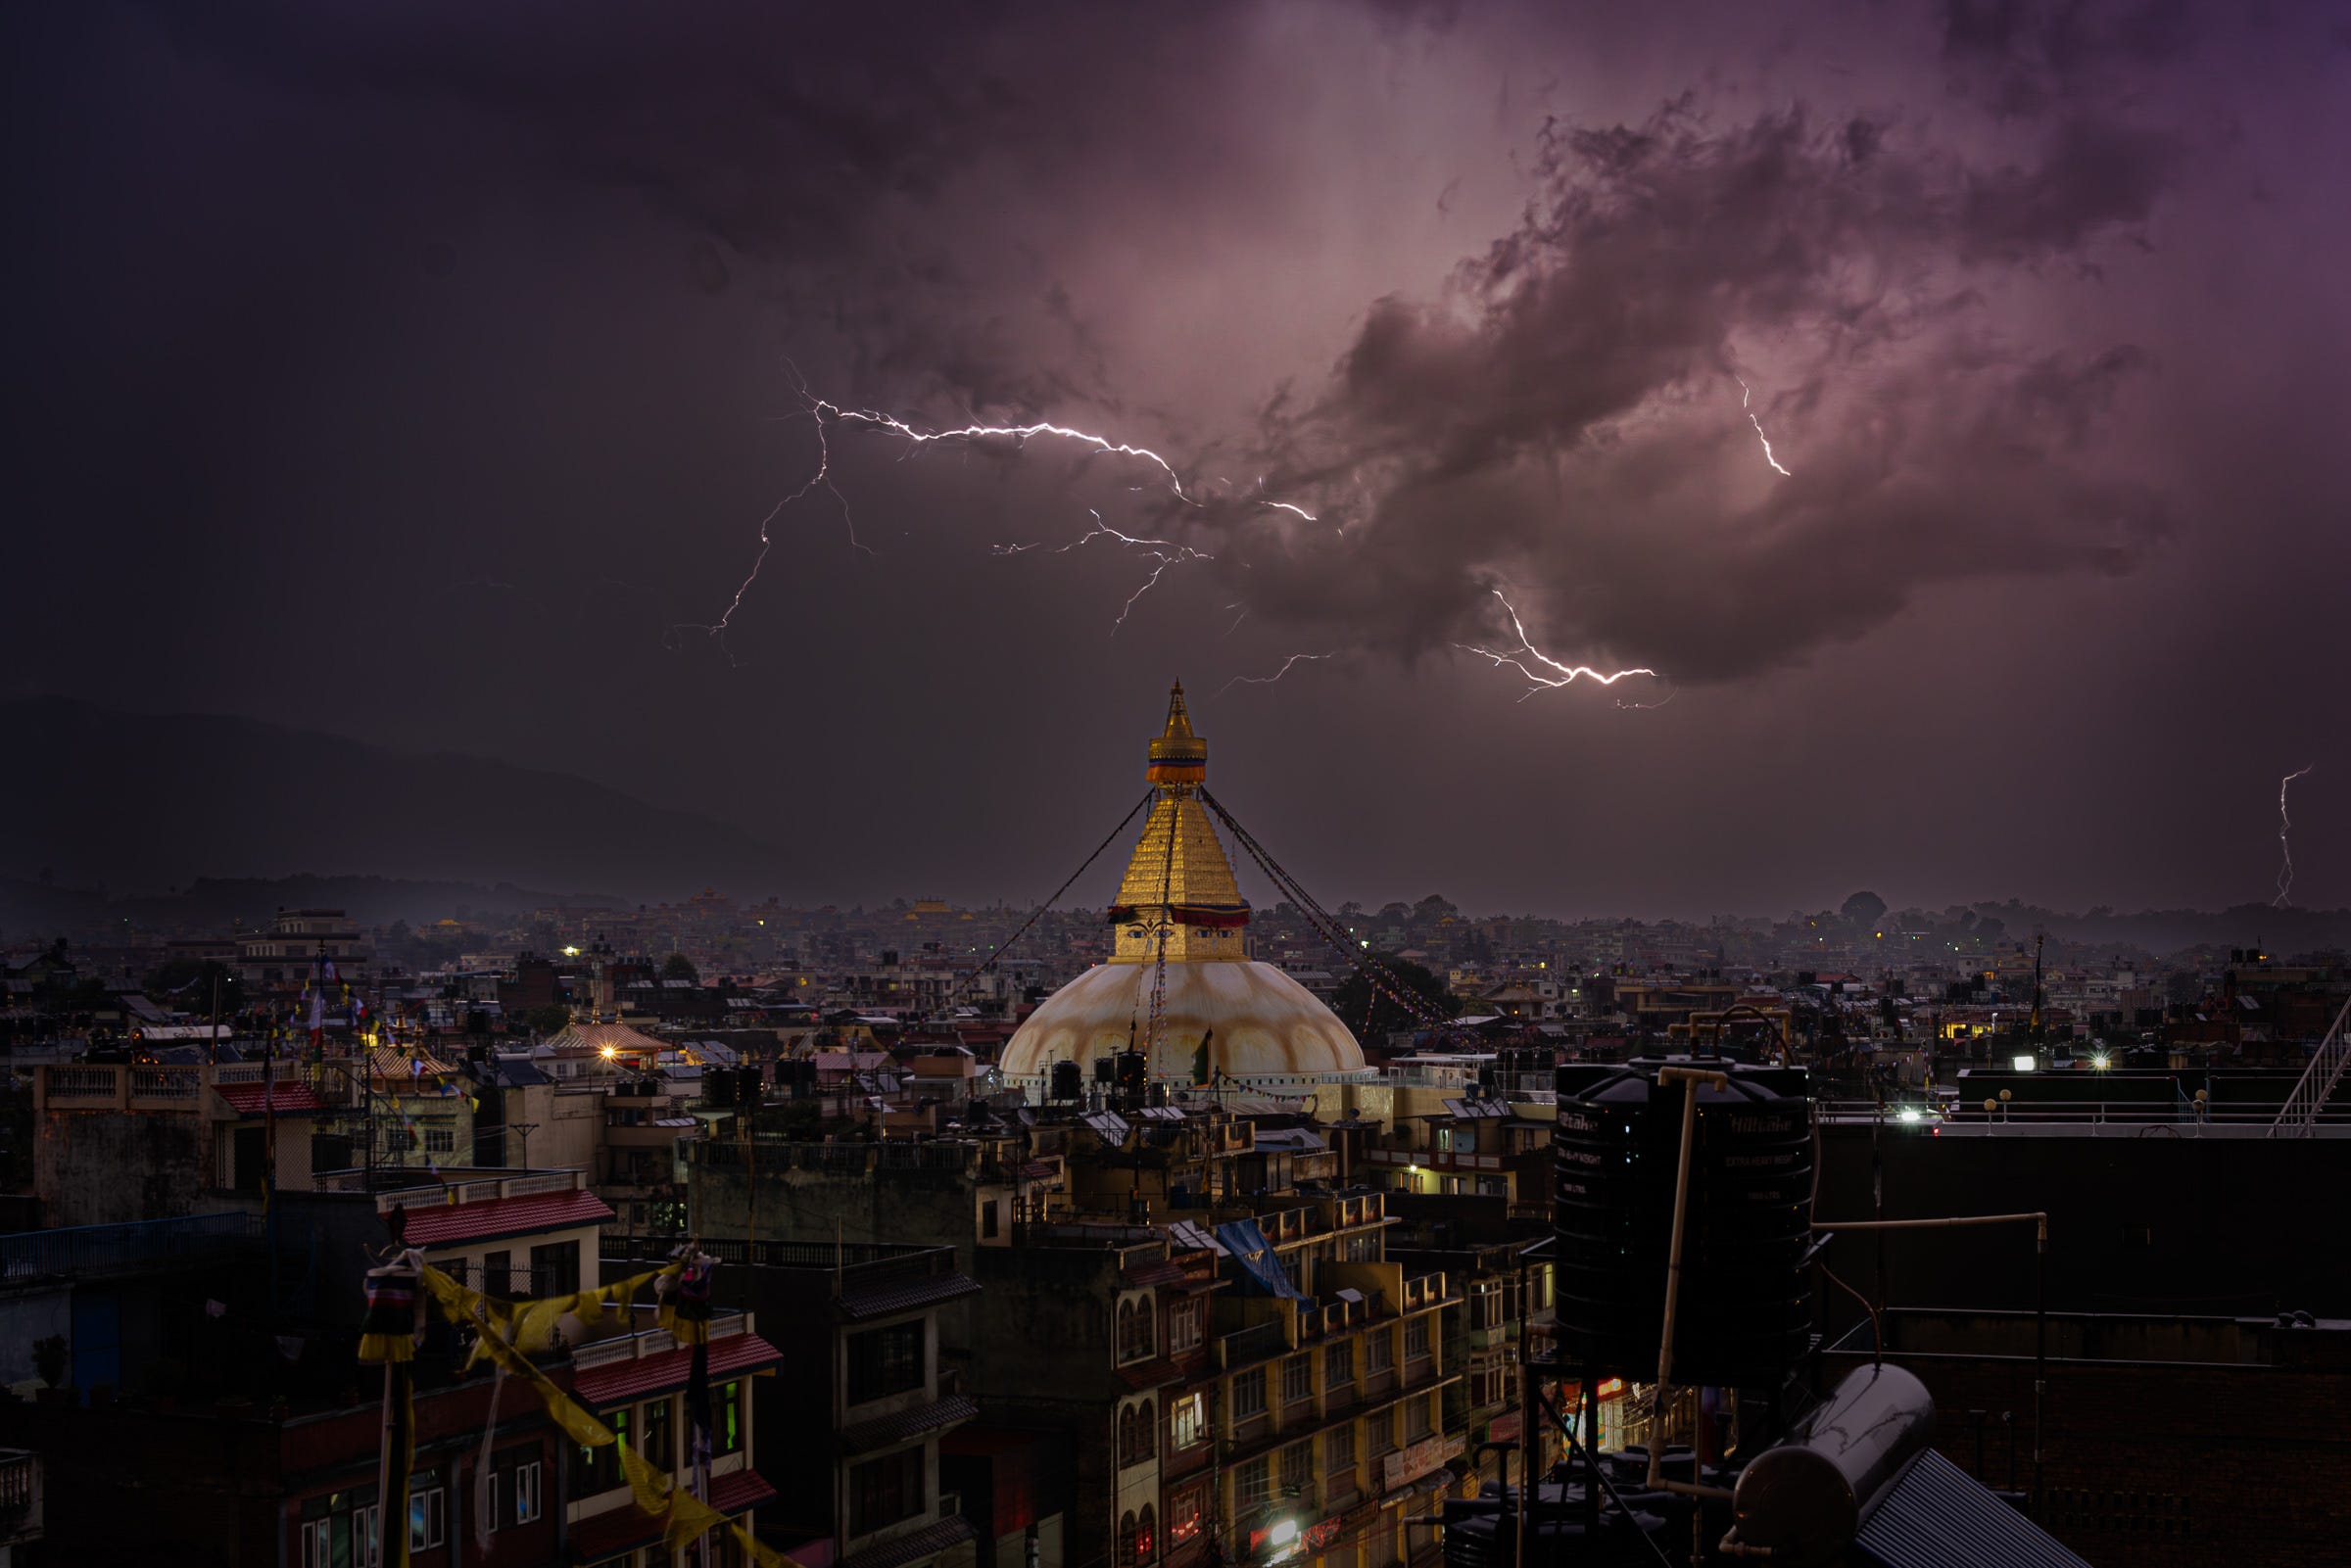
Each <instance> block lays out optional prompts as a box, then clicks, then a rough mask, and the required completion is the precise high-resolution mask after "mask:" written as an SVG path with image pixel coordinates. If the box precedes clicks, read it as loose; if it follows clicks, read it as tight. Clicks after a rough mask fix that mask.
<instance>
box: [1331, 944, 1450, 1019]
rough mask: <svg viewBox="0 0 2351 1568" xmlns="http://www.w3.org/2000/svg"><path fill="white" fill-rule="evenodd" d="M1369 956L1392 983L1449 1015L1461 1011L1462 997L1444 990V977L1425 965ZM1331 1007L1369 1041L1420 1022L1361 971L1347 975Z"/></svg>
mask: <svg viewBox="0 0 2351 1568" xmlns="http://www.w3.org/2000/svg"><path fill="white" fill-rule="evenodd" d="M1367 959H1368V961H1369V962H1370V963H1371V964H1372V966H1373V967H1374V968H1376V969H1378V970H1379V971H1380V972H1381V973H1382V974H1384V975H1385V977H1386V979H1387V982H1388V984H1389V985H1390V986H1392V987H1394V988H1395V989H1397V990H1400V991H1404V992H1406V993H1408V994H1410V995H1414V996H1417V997H1419V998H1420V999H1421V1000H1423V1001H1425V1002H1426V1003H1428V1004H1429V1006H1431V1007H1432V1008H1434V1009H1435V1010H1436V1011H1437V1012H1439V1013H1441V1014H1443V1015H1444V1016H1445V1017H1446V1018H1452V1017H1453V1016H1454V1015H1455V1014H1457V1013H1459V1012H1460V1011H1461V1010H1462V1004H1461V1001H1460V999H1459V998H1457V997H1456V996H1454V994H1453V993H1452V992H1450V991H1448V990H1446V989H1445V982H1444V980H1443V979H1441V978H1440V977H1438V976H1437V975H1435V974H1431V973H1429V971H1428V970H1427V969H1425V968H1423V967H1422V966H1420V965H1418V964H1415V963H1414V962H1413V961H1412V960H1410V959H1404V958H1389V957H1385V956H1382V957H1378V958H1369V955H1367ZM1331 1010H1332V1011H1333V1012H1335V1013H1337V1014H1338V1015H1339V1021H1340V1022H1343V1023H1345V1024H1346V1025H1347V1026H1348V1027H1349V1028H1351V1029H1353V1030H1355V1032H1356V1035H1357V1037H1358V1038H1361V1039H1367V1040H1376V1039H1379V1038H1381V1037H1382V1036H1384V1035H1387V1034H1390V1033H1393V1032H1394V1031H1396V1030H1398V1029H1409V1028H1412V1027H1413V1026H1414V1025H1415V1024H1417V1023H1418V1022H1420V1021H1419V1020H1418V1019H1415V1017H1413V1016H1412V1015H1411V1014H1410V1013H1408V1012H1406V1011H1405V1010H1404V1009H1403V1008H1401V1007H1399V1006H1397V1005H1396V1003H1395V1002H1393V1001H1391V1000H1390V999H1389V998H1388V997H1387V996H1385V995H1384V994H1382V993H1380V992H1378V991H1374V990H1373V989H1372V988H1371V982H1370V981H1368V980H1367V979H1365V978H1364V976H1363V974H1362V972H1361V971H1358V972H1356V973H1354V974H1350V975H1348V976H1347V978H1346V980H1345V982H1344V983H1342V984H1341V985H1340V986H1339V989H1338V991H1337V993H1336V994H1335V995H1333V996H1332V998H1331Z"/></svg>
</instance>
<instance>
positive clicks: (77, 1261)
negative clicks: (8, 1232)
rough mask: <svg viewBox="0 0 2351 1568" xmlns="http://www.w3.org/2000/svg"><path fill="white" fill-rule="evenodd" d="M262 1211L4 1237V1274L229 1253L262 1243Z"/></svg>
mask: <svg viewBox="0 0 2351 1568" xmlns="http://www.w3.org/2000/svg"><path fill="white" fill-rule="evenodd" d="M262 1240H263V1229H262V1216H261V1215H259V1214H254V1213H246V1212H241V1211H240V1212H229V1213H219V1214H188V1215H185V1216H182V1217H180V1218H177V1219H143V1220H139V1221H136V1222H135V1223H132V1224H127V1225H75V1226H72V1227H70V1228H68V1229H63V1230H33V1231H26V1232H25V1233H24V1234H23V1235H19V1236H0V1279H32V1278H40V1277H44V1276H64V1277H69V1278H87V1277H90V1276H93V1275H100V1274H122V1273H136V1272H138V1271H140V1270H143V1269H151V1268H159V1267H165V1266H168V1265H171V1264H174V1263H188V1262H203V1261H209V1260H211V1259H218V1258H226V1257H230V1256H233V1255H235V1254H238V1253H241V1252H244V1251H246V1250H247V1249H249V1248H252V1247H256V1246H259V1245H260V1244H261V1242H262Z"/></svg>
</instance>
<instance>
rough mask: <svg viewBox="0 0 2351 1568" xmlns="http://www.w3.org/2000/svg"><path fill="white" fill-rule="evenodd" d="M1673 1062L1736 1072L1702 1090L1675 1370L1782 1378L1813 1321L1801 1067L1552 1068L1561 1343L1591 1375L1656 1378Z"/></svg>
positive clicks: (1678, 1108) (1766, 1380) (1706, 1380)
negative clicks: (1807, 1276)
mask: <svg viewBox="0 0 2351 1568" xmlns="http://www.w3.org/2000/svg"><path fill="white" fill-rule="evenodd" d="M1668 1066H1685V1067H1695V1068H1699V1069H1707V1070H1714V1071H1721V1072H1723V1073H1725V1074H1727V1076H1728V1078H1729V1082H1728V1085H1727V1086H1726V1087H1724V1088H1720V1089H1716V1088H1713V1087H1710V1086H1702V1087H1701V1088H1700V1089H1699V1091H1698V1123H1697V1129H1696V1136H1695V1140H1694V1143H1693V1146H1692V1151H1691V1161H1690V1202H1689V1212H1688V1218H1687V1221H1686V1223H1685V1225H1684V1229H1683V1238H1682V1284H1681V1302H1680V1306H1679V1307H1678V1310H1677V1314H1676V1324H1675V1329H1674V1352H1673V1380H1674V1382H1676V1383H1678V1384H1682V1385H1685V1386H1688V1385H1719V1386H1724V1387H1751V1386H1760V1385H1766V1384H1771V1383H1775V1382H1777V1381H1778V1380H1779V1379H1780V1378H1782V1377H1783V1376H1785V1375H1786V1373H1787V1372H1788V1370H1789V1369H1790V1368H1791V1367H1793V1366H1794V1365H1795V1364H1796V1362H1797V1360H1798V1359H1799V1357H1800V1356H1801V1355H1802V1354H1803V1351H1804V1346H1805V1342H1806V1337H1807V1335H1808V1333H1809V1331H1810V1328H1811V1303H1810V1299H1809V1292H1808V1291H1807V1290H1806V1289H1805V1287H1804V1281H1803V1277H1802V1276H1803V1263H1804V1259H1805V1257H1806V1256H1807V1253H1808V1251H1809V1248H1810V1243H1811V1222H1812V1203H1811V1192H1812V1101H1811V1091H1810V1085H1809V1082H1808V1080H1807V1078H1806V1075H1805V1073H1804V1071H1803V1069H1800V1068H1759V1067H1750V1066H1746V1065H1743V1064H1739V1063H1732V1062H1722V1061H1715V1060H1705V1061H1699V1062H1690V1061H1687V1060H1678V1061H1674V1062H1667V1061H1661V1060H1654V1059H1644V1060H1640V1061H1635V1062H1631V1063H1627V1064H1625V1065H1623V1066H1621V1067H1610V1066H1600V1065H1592V1064H1576V1065H1573V1066H1568V1067H1562V1068H1560V1069H1559V1072H1558V1079H1557V1081H1558V1087H1559V1125H1558V1127H1557V1129H1556V1130H1555V1132H1554V1133H1553V1137H1552V1143H1553V1160H1554V1164H1553V1171H1554V1176H1553V1199H1554V1202H1553V1224H1554V1228H1555V1230H1556V1231H1557V1234H1558V1238H1559V1240H1558V1249H1557V1253H1556V1256H1555V1259H1554V1263H1555V1270H1556V1277H1557V1280H1558V1297H1559V1330H1558V1333H1559V1353H1560V1354H1561V1355H1562V1356H1563V1357H1564V1358H1565V1359H1566V1360H1567V1361H1568V1362H1569V1363H1570V1364H1571V1365H1572V1364H1581V1365H1584V1366H1589V1367H1591V1368H1593V1369H1594V1370H1595V1371H1600V1372H1608V1373H1612V1374H1621V1375H1626V1376H1638V1377H1654V1376H1655V1373H1656V1365H1657V1349H1658V1345H1657V1342H1658V1339H1659V1336H1660V1334H1661V1332H1662V1328H1663V1320H1664V1305H1665V1265H1666V1257H1667V1249H1668V1247H1669V1246H1670V1243H1671V1238H1672V1228H1673V1191H1674V1178H1675V1172H1676V1169H1677V1166H1678V1164H1679V1161H1680V1156H1681V1131H1682V1102H1683V1097H1684V1095H1685V1094H1686V1093H1687V1092H1688V1091H1687V1090H1686V1089H1685V1088H1684V1086H1683V1085H1682V1084H1680V1083H1670V1084H1660V1083H1659V1082H1658V1081H1657V1073H1658V1070H1659V1069H1662V1068H1665V1067H1668Z"/></svg>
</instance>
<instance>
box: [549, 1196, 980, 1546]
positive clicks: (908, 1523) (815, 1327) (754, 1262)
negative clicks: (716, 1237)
mask: <svg viewBox="0 0 2351 1568" xmlns="http://www.w3.org/2000/svg"><path fill="white" fill-rule="evenodd" d="M707 1245H708V1246H709V1247H711V1248H712V1249H713V1250H714V1251H715V1253H716V1255H717V1256H718V1257H719V1258H721V1259H723V1261H722V1265H721V1267H720V1268H719V1270H718V1275H717V1282H716V1285H715V1287H714V1293H715V1296H716V1298H717V1299H718V1300H720V1301H722V1302H733V1303H741V1304H744V1305H745V1306H748V1307H751V1308H752V1309H753V1310H754V1311H755V1312H757V1313H758V1314H760V1315H762V1316H764V1317H765V1318H766V1319H767V1320H768V1321H771V1322H786V1323H790V1324H792V1329H793V1339H792V1350H793V1354H792V1356H791V1357H790V1358H789V1359H785V1360H782V1361H781V1362H779V1363H778V1364H777V1365H776V1369H775V1375H773V1376H769V1377H760V1378H758V1379H757V1380H756V1382H755V1383H752V1384H749V1385H744V1387H745V1389H747V1390H748V1391H749V1392H748V1393H747V1394H746V1395H745V1396H744V1397H747V1398H749V1399H750V1401H751V1407H752V1408H755V1409H756V1410H757V1412H758V1416H757V1418H758V1422H759V1424H760V1425H761V1426H763V1427H764V1428H766V1429H767V1430H768V1431H770V1432H772V1433H778V1434H787V1433H788V1434H791V1441H790V1442H784V1441H776V1442H771V1443H770V1445H769V1448H768V1458H767V1461H766V1463H765V1464H764V1466H763V1470H764V1475H765V1482H764V1483H763V1485H764V1487H765V1488H766V1493H767V1496H770V1497H774V1498H775V1501H774V1504H773V1506H772V1507H771V1508H770V1509H768V1510H767V1512H768V1517H769V1518H770V1519H771V1520H772V1521H773V1526H772V1529H771V1530H770V1532H769V1535H770V1536H771V1537H772V1538H773V1540H774V1541H775V1542H776V1544H779V1545H782V1546H783V1547H784V1548H785V1549H786V1550H788V1551H790V1552H791V1553H792V1556H793V1557H794V1558H795V1559H796V1560H797V1561H799V1562H801V1563H804V1564H809V1565H811V1568H929V1565H934V1564H936V1565H940V1568H962V1565H965V1564H968V1563H969V1562H970V1561H971V1558H972V1547H971V1542H972V1539H973V1531H972V1527H971V1525H970V1524H969V1522H967V1521H966V1520H965V1518H964V1517H963V1514H962V1512H961V1510H960V1506H959V1502H958V1499H957V1498H956V1497H955V1496H954V1495H953V1494H952V1493H950V1492H946V1491H943V1490H942V1488H941V1486H940V1483H939V1444H940V1441H941V1439H943V1438H945V1437H947V1436H948V1435H950V1434H951V1433H953V1432H954V1431H955V1430H956V1429H957V1428H959V1427H961V1426H963V1425H964V1424H965V1423H967V1422H969V1421H970V1420H971V1419H972V1418H973V1417H974V1416H976V1415H977V1414H978V1413H979V1406H978V1405H977V1403H975V1402H974V1401H973V1399H972V1397H971V1395H970V1394H969V1393H967V1392H966V1391H965V1390H964V1388H963V1386H962V1385H963V1376H962V1373H961V1371H960V1369H958V1368H956V1367H953V1366H950V1365H947V1364H945V1363H944V1360H943V1356H942V1351H943V1349H944V1346H945V1344H946V1342H947V1340H948V1339H949V1338H950V1334H949V1332H948V1331H947V1329H945V1328H943V1327H942V1320H946V1321H951V1322H953V1323H954V1324H955V1325H956V1326H955V1330H954V1333H953V1335H952V1337H953V1338H956V1339H960V1338H961V1337H962V1331H961V1328H960V1322H961V1316H962V1314H961V1311H960V1310H959V1308H961V1307H963V1305H964V1304H966V1303H968V1301H969V1300H970V1299H971V1298H972V1297H973V1296H975V1295H976V1294H977V1293H978V1292H979V1289H980V1287H979V1286H978V1285H977V1284H976V1283H975V1282H974V1281H973V1280H972V1278H971V1276H969V1275H968V1274H965V1273H964V1272H963V1271H962V1270H961V1269H960V1268H959V1267H958V1266H957V1265H956V1261H955V1253H954V1249H952V1248H948V1247H918V1246H875V1245H870V1244H858V1243H838V1244H837V1243H833V1242H790V1241H759V1242H756V1243H744V1242H733V1243H729V1242H723V1241H722V1242H712V1243H708V1244H707ZM625 1246H626V1244H625V1241H624V1240H623V1239H621V1238H613V1239H612V1241H611V1242H609V1243H608V1244H607V1247H608V1250H610V1251H613V1252H614V1253H615V1254H617V1253H619V1252H620V1251H623V1250H625ZM630 1266H642V1265H638V1264H632V1265H630ZM711 1354H712V1367H713V1371H712V1376H713V1377H714V1378H721V1377H722V1376H724V1377H725V1379H726V1380H727V1381H728V1382H729V1384H730V1385H731V1384H732V1374H733V1372H734V1371H735V1370H738V1368H737V1367H736V1361H735V1358H734V1357H732V1356H731V1355H730V1354H728V1353H726V1352H724V1351H722V1349H721V1342H719V1341H717V1340H713V1342H712V1349H711ZM722 1365H724V1366H725V1367H726V1368H728V1372H727V1373H725V1374H722V1373H721V1372H720V1371H719V1370H718V1369H719V1368H720V1367H721V1366H722ZM596 1375H597V1374H596V1373H595V1372H593V1371H591V1370H588V1369H586V1368H585V1367H584V1369H583V1370H582V1372H581V1374H580V1386H581V1388H582V1390H583V1391H584V1392H585V1391H587V1390H588V1389H589V1388H590V1385H591V1380H592V1378H593V1377H595V1376H596ZM681 1386H682V1384H681ZM721 1392H722V1396H724V1398H727V1399H732V1398H734V1397H735V1396H734V1394H733V1393H731V1392H729V1391H728V1390H722V1391H721ZM648 1415H649V1412H648ZM646 1418H647V1416H646V1415H641V1416H640V1418H639V1419H640V1429H641V1430H644V1431H646V1432H648V1435H649V1433H650V1432H651V1430H652V1429H651V1428H650V1427H648V1426H644V1425H643V1422H644V1420H645V1419H646ZM664 1419H666V1417H665V1418H664ZM664 1441H666V1440H664ZM745 1485H746V1487H747V1483H746V1484H745ZM744 1495H745V1496H747V1495H748V1493H747V1491H746V1492H745V1493H744ZM721 1506H722V1507H723V1506H724V1504H721Z"/></svg>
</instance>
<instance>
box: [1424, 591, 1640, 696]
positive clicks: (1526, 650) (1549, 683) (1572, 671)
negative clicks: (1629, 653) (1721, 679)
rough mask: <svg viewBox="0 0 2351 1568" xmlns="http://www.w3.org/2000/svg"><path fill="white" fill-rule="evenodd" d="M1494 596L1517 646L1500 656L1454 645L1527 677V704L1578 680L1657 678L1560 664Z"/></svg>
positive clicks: (1637, 672) (1608, 681)
mask: <svg viewBox="0 0 2351 1568" xmlns="http://www.w3.org/2000/svg"><path fill="white" fill-rule="evenodd" d="M1493 594H1494V596H1495V597H1496V598H1497V599H1500V600H1501V601H1502V607H1503V610H1504V612H1505V613H1506V614H1508V615H1509V616H1510V618H1511V631H1513V632H1515V633H1517V634H1518V645H1517V646H1516V647H1514V648H1512V649H1511V650H1510V651H1509V652H1507V653H1497V652H1496V651H1495V650H1494V649H1492V648H1485V647H1478V646H1476V645H1475V644H1473V643H1468V642H1456V643H1455V644H1454V646H1455V647H1457V648H1460V649H1461V650H1462V651H1463V652H1464V653H1474V654H1476V655H1477V656H1478V657H1480V658H1483V659H1491V660H1493V661H1494V664H1495V666H1496V668H1500V667H1501V666H1503V665H1506V664H1507V665H1509V666H1510V667H1511V669H1513V670H1516V671H1517V672H1518V673H1519V674H1520V675H1523V676H1525V677H1526V679H1527V680H1528V681H1529V682H1531V683H1532V684H1531V685H1530V686H1528V687H1527V689H1526V693H1525V695H1524V696H1521V697H1519V699H1518V700H1519V701H1521V702H1524V701H1525V700H1526V699H1527V697H1531V696H1533V695H1534V694H1535V693H1536V692H1538V691H1556V690H1558V689H1559V688H1560V687H1563V686H1572V685H1573V684H1574V683H1576V682H1577V681H1593V682H1597V683H1598V684H1599V685H1601V686H1614V685H1615V684H1616V683H1617V682H1619V681H1621V680H1623V679H1624V678H1625V677H1626V676H1628V675H1646V676H1648V677H1649V678H1650V679H1651V680H1653V681H1654V680H1655V679H1656V678H1657V672H1656V671H1655V670H1649V669H1631V670H1618V671H1615V672H1614V673H1613V674H1608V675H1603V674H1602V673H1601V672H1600V671H1598V670H1595V669H1593V668H1592V667H1591V666H1590V665H1588V664H1561V663H1560V662H1559V660H1557V659H1555V658H1553V657H1552V656H1551V655H1550V654H1548V653H1546V652H1544V651H1543V650H1542V649H1540V648H1538V647H1536V646H1535V644H1534V643H1533V641H1530V640H1529V639H1528V637H1527V635H1526V627H1525V625H1524V623H1522V622H1521V621H1520V620H1519V619H1518V611H1517V609H1516V608H1515V607H1514V606H1512V605H1511V601H1510V600H1509V599H1507V598H1504V597H1503V594H1502V590H1501V589H1499V588H1498V589H1495V590H1494V591H1493ZM1527 659H1533V660H1534V661H1535V662H1536V663H1537V664H1540V665H1542V666H1543V667H1544V669H1547V670H1552V671H1555V672H1557V673H1556V674H1553V675H1544V674H1542V673H1540V672H1538V671H1536V670H1531V669H1529V668H1527V666H1526V663H1525V662H1524V661H1525V660H1527Z"/></svg>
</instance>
